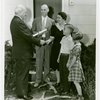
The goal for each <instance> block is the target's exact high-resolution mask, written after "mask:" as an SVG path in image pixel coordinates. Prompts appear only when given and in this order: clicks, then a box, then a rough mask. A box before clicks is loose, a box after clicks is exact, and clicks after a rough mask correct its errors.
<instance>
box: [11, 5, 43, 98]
mask: <svg viewBox="0 0 100 100" xmlns="http://www.w3.org/2000/svg"><path fill="white" fill-rule="evenodd" d="M26 17H27V9H26V8H25V7H24V6H23V5H18V6H17V7H16V9H15V16H14V17H13V19H12V21H11V24H10V30H11V35H12V41H13V47H12V55H13V58H14V59H15V61H16V93H17V96H18V97H19V98H24V99H25V100H30V99H31V98H32V97H29V96H28V75H29V69H30V64H31V59H32V57H33V49H32V45H33V44H35V45H37V46H41V45H43V44H44V43H45V41H44V40H40V39H38V38H34V37H33V36H32V32H31V31H30V29H29V28H28V27H27V26H26V24H25V23H24V20H25V18H26Z"/></svg>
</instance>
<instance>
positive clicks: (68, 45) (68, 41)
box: [60, 35, 74, 54]
mask: <svg viewBox="0 0 100 100" xmlns="http://www.w3.org/2000/svg"><path fill="white" fill-rule="evenodd" d="M60 43H61V49H60V53H64V54H70V50H72V48H73V46H74V42H73V40H72V37H71V35H69V36H64V37H63V38H62V40H61V42H60Z"/></svg>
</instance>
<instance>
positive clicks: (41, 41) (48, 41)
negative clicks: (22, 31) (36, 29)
mask: <svg viewBox="0 0 100 100" xmlns="http://www.w3.org/2000/svg"><path fill="white" fill-rule="evenodd" d="M51 42H52V40H51V39H48V40H46V41H45V40H40V44H41V45H42V46H44V45H49V44H50V43H51Z"/></svg>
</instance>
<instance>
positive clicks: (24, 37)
mask: <svg viewBox="0 0 100 100" xmlns="http://www.w3.org/2000/svg"><path fill="white" fill-rule="evenodd" d="M10 30H11V35H12V41H13V47H12V55H13V57H14V58H30V57H32V56H33V49H32V44H36V45H38V46H40V40H39V39H37V38H33V37H32V32H31V30H30V29H29V28H28V27H27V26H26V25H25V23H24V22H23V21H22V20H21V19H20V18H19V17H17V16H14V18H13V19H12V21H11V24H10Z"/></svg>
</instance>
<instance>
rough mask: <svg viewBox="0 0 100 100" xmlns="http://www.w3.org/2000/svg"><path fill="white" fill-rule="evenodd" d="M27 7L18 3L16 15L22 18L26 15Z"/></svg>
mask: <svg viewBox="0 0 100 100" xmlns="http://www.w3.org/2000/svg"><path fill="white" fill-rule="evenodd" d="M26 11H27V9H26V7H25V6H23V5H18V6H17V7H16V8H15V15H17V16H20V17H21V18H22V19H23V18H24V17H25V16H26Z"/></svg>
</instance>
